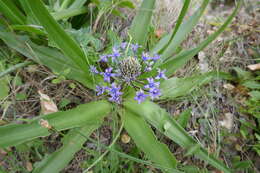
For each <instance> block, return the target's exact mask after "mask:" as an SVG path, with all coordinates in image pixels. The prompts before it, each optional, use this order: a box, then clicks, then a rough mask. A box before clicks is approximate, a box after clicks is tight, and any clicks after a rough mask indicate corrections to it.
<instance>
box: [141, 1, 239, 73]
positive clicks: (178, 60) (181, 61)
mask: <svg viewBox="0 0 260 173" xmlns="http://www.w3.org/2000/svg"><path fill="white" fill-rule="evenodd" d="M241 2H242V1H239V3H238V5H237V7H236V8H235V10H234V11H233V13H232V14H231V15H230V16H229V17H228V19H227V20H226V21H225V23H224V24H223V25H222V26H221V27H220V28H219V29H218V30H217V31H216V32H215V33H213V34H212V35H210V36H209V37H208V38H207V39H206V40H204V41H203V42H201V43H200V44H199V45H198V46H197V47H196V48H194V49H190V50H186V51H183V52H181V53H180V54H178V55H176V56H174V57H172V58H170V59H169V60H167V61H166V62H165V63H163V64H161V65H159V66H158V67H159V68H161V69H167V72H166V74H167V76H170V75H172V74H173V73H174V72H175V71H176V70H177V69H179V68H181V67H182V66H183V65H185V64H186V63H187V62H188V61H189V60H190V59H191V58H193V57H194V56H195V55H196V54H197V53H198V52H199V51H201V50H202V49H204V48H205V47H206V46H207V45H209V44H210V43H211V42H212V41H213V40H215V39H216V38H217V37H218V36H219V35H220V34H221V33H222V32H223V31H224V30H225V29H226V27H227V26H228V25H229V24H230V23H231V21H232V19H233V18H234V17H235V16H236V14H237V12H238V9H239V8H240V6H241ZM154 72H155V71H153V72H151V73H154ZM147 75H149V74H147ZM144 77H145V76H144Z"/></svg>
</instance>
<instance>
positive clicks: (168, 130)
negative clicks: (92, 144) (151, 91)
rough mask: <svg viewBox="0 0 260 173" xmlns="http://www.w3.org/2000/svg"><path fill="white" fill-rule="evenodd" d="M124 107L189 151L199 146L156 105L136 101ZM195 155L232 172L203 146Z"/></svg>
mask: <svg viewBox="0 0 260 173" xmlns="http://www.w3.org/2000/svg"><path fill="white" fill-rule="evenodd" d="M124 105H125V107H126V108H127V110H130V111H131V112H133V113H134V114H136V115H139V116H142V117H144V118H145V119H146V120H147V121H148V122H150V123H151V124H152V125H153V126H154V127H155V128H156V129H158V130H159V131H160V132H162V133H163V134H164V135H166V136H167V137H169V138H170V139H172V140H173V141H174V142H176V143H177V144H179V145H180V146H181V147H183V148H185V149H188V150H189V149H190V148H192V146H195V145H198V143H197V141H196V140H194V139H193V138H192V137H191V136H190V135H189V134H188V133H187V132H186V131H185V130H184V129H183V128H182V127H181V126H180V125H179V124H178V122H177V121H176V120H174V119H173V118H171V115H169V114H168V113H167V112H166V111H165V110H164V109H162V108H160V107H159V106H158V105H156V104H155V103H153V102H149V101H147V102H143V103H142V104H138V103H136V102H134V101H129V102H126V103H125V104H124ZM194 154H195V156H197V157H198V158H200V159H202V160H204V161H206V162H208V163H209V164H210V165H212V166H214V167H216V168H217V169H219V170H221V171H224V172H225V173H230V172H231V171H230V170H229V169H228V168H227V167H226V166H225V165H224V164H223V163H222V162H221V161H220V160H218V159H216V158H215V157H214V156H213V155H212V154H209V153H207V151H206V150H205V149H204V148H203V147H201V146H200V147H199V148H198V147H197V151H196V152H194Z"/></svg>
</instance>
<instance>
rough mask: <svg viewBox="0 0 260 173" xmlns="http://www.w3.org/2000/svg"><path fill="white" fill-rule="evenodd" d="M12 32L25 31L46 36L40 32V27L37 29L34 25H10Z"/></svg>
mask: <svg viewBox="0 0 260 173" xmlns="http://www.w3.org/2000/svg"><path fill="white" fill-rule="evenodd" d="M10 27H11V28H12V29H13V30H17V31H26V32H29V33H35V34H37V35H42V36H46V35H47V34H46V33H45V32H44V31H43V30H41V27H37V26H36V25H11V26H10Z"/></svg>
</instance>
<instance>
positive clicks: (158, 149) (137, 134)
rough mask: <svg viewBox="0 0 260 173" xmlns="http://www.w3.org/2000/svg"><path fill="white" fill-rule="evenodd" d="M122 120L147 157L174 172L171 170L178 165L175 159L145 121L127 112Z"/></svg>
mask: <svg viewBox="0 0 260 173" xmlns="http://www.w3.org/2000/svg"><path fill="white" fill-rule="evenodd" d="M122 118H123V120H124V122H125V126H124V127H125V129H126V130H127V132H128V133H129V134H130V136H131V137H132V138H133V139H134V141H135V143H136V145H137V146H138V147H139V148H140V149H141V150H142V151H144V153H145V154H146V155H147V157H148V158H149V159H150V160H152V161H153V162H155V163H157V164H159V165H160V166H161V167H162V168H168V169H164V170H167V172H172V171H170V170H171V169H175V168H176V165H177V161H176V159H175V157H174V156H173V154H172V153H171V152H170V151H169V149H168V148H167V146H166V145H165V144H162V143H160V142H159V141H158V140H157V139H156V137H155V135H154V133H153V131H152V129H151V128H150V127H149V125H148V124H147V123H146V122H145V121H144V119H143V118H142V117H140V116H138V115H135V114H133V113H131V112H129V111H126V112H125V113H124V114H123V115H122Z"/></svg>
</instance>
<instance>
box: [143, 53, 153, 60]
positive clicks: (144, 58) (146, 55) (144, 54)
mask: <svg viewBox="0 0 260 173" xmlns="http://www.w3.org/2000/svg"><path fill="white" fill-rule="evenodd" d="M150 59H151V57H149V55H148V53H143V54H142V60H143V61H148V60H150Z"/></svg>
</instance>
